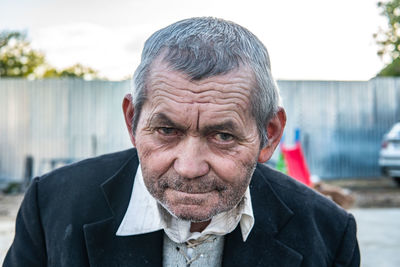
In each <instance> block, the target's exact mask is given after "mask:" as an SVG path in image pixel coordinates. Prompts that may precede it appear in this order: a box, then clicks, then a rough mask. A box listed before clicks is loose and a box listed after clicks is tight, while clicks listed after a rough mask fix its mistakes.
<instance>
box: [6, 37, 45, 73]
mask: <svg viewBox="0 0 400 267" xmlns="http://www.w3.org/2000/svg"><path fill="white" fill-rule="evenodd" d="M44 63H45V58H44V55H43V54H42V53H40V52H38V51H35V50H33V49H32V48H31V47H30V43H29V42H28V41H26V35H25V34H24V33H20V32H7V31H6V32H1V33H0V77H28V76H29V75H31V74H33V73H34V71H35V69H36V68H37V67H39V66H40V65H43V64H44Z"/></svg>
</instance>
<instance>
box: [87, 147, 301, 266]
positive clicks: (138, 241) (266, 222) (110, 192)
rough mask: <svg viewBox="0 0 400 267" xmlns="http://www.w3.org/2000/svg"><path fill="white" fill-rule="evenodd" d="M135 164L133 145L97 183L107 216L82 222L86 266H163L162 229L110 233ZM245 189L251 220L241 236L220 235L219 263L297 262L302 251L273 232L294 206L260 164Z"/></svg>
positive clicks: (123, 209) (120, 212)
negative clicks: (126, 156) (244, 237)
mask: <svg viewBox="0 0 400 267" xmlns="http://www.w3.org/2000/svg"><path fill="white" fill-rule="evenodd" d="M138 164H139V161H138V157H137V154H136V151H135V150H134V153H133V155H132V156H131V157H130V158H129V159H128V160H127V161H126V162H125V164H124V165H123V166H122V167H121V168H120V169H119V170H118V171H117V172H116V173H115V174H114V175H113V176H112V177H110V178H109V179H108V180H106V181H105V182H104V183H103V184H102V185H101V187H102V190H103V193H104V197H105V199H106V200H107V204H108V209H109V210H110V217H108V218H104V219H102V220H100V221H96V222H93V223H90V224H86V225H84V227H83V230H84V234H85V241H86V247H87V251H88V257H89V263H90V265H91V266H114V265H118V266H162V252H163V248H162V244H163V231H157V232H153V233H149V234H142V235H135V236H116V235H115V233H116V232H117V229H118V226H119V225H120V223H121V221H122V218H123V216H124V214H125V212H126V209H127V206H128V203H129V198H130V195H131V190H132V186H133V180H134V177H135V174H136V170H137V167H138ZM264 169H265V168H264ZM268 170H269V169H268ZM264 171H265V170H264ZM250 190H251V196H252V205H253V212H254V217H255V225H254V227H253V229H252V231H251V233H250V235H249V237H248V239H247V241H246V242H243V240H242V236H241V232H240V227H237V228H236V230H235V231H233V232H232V233H230V234H228V235H227V236H225V246H224V254H223V265H224V266H246V265H247V266H266V265H267V266H300V264H301V261H302V255H301V254H299V253H298V252H296V251H295V250H293V249H291V248H290V247H288V246H287V245H285V244H284V243H282V242H281V241H279V240H278V239H277V238H276V237H277V235H278V233H279V231H280V230H281V229H282V228H283V227H284V226H285V224H286V223H287V222H288V221H289V220H290V218H291V217H292V216H293V212H292V211H291V210H290V209H289V208H288V207H287V206H286V205H285V204H284V203H283V202H282V201H281V200H280V199H279V197H278V196H277V195H276V194H275V192H274V191H273V189H272V188H271V186H270V184H269V183H268V181H267V178H266V175H265V174H263V172H261V171H260V168H259V167H258V168H257V169H256V171H255V173H254V175H253V178H252V182H251V185H250ZM99 208H100V207H99ZM103 208H104V207H103ZM265 248H266V249H265Z"/></svg>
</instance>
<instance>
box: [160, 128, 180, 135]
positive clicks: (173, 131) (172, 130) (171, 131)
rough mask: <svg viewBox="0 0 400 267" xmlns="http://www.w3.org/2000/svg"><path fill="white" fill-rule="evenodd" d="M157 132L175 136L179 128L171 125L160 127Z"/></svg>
mask: <svg viewBox="0 0 400 267" xmlns="http://www.w3.org/2000/svg"><path fill="white" fill-rule="evenodd" d="M157 132H158V133H160V134H162V135H165V136H173V135H177V134H178V130H177V129H175V128H170V127H160V128H158V129H157Z"/></svg>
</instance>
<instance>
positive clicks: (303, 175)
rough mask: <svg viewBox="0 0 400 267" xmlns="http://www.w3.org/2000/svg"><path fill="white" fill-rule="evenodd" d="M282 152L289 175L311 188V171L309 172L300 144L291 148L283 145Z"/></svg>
mask: <svg viewBox="0 0 400 267" xmlns="http://www.w3.org/2000/svg"><path fill="white" fill-rule="evenodd" d="M281 151H282V154H283V157H284V159H285V164H286V168H287V172H288V175H289V176H291V177H293V178H294V179H296V180H298V181H300V182H302V183H303V184H306V185H308V186H311V185H312V183H311V180H310V171H309V170H308V167H307V163H306V160H305V158H304V154H303V150H302V148H301V144H300V142H297V143H296V144H295V145H294V146H291V147H286V146H285V145H284V144H281Z"/></svg>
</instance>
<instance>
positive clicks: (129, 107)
mask: <svg viewBox="0 0 400 267" xmlns="http://www.w3.org/2000/svg"><path fill="white" fill-rule="evenodd" d="M122 110H123V112H124V117H125V124H126V127H127V128H128V133H129V137H130V139H131V142H132V144H133V146H136V141H135V136H134V135H133V131H132V121H133V114H135V108H134V106H133V99H132V95H131V94H126V95H125V97H124V100H123V101H122Z"/></svg>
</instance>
